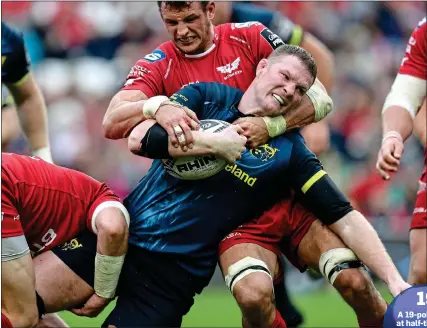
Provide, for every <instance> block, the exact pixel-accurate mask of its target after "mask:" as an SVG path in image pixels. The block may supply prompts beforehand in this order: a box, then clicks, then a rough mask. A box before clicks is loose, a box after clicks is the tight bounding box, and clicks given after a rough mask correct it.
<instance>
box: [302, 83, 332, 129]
mask: <svg viewBox="0 0 427 328" xmlns="http://www.w3.org/2000/svg"><path fill="white" fill-rule="evenodd" d="M306 95H307V97H308V98H310V100H311V102H312V103H313V107H314V121H315V122H319V121H321V120H322V119H324V118H325V117H326V115H328V114H329V113H330V112H331V111H332V107H333V102H332V99H331V97H329V96H328V94H327V93H326V91H325V90H324V89H323V88H322V87H321V86H320V85H319V84H318V83H316V82H315V83H314V84H313V85H312V86H311V88H310V89H308V91H307V93H306Z"/></svg>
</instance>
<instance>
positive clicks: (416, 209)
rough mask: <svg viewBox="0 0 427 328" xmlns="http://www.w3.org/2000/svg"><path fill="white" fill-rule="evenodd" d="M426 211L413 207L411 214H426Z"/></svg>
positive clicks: (422, 208)
mask: <svg viewBox="0 0 427 328" xmlns="http://www.w3.org/2000/svg"><path fill="white" fill-rule="evenodd" d="M426 212H427V210H426V209H425V208H424V207H415V208H414V213H413V214H417V213H426Z"/></svg>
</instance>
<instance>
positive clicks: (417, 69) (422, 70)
mask: <svg viewBox="0 0 427 328" xmlns="http://www.w3.org/2000/svg"><path fill="white" fill-rule="evenodd" d="M426 34H427V22H426V17H424V19H423V20H421V21H420V22H419V24H418V26H417V27H416V28H415V30H414V31H413V33H412V35H411V37H410V39H409V42H408V45H407V47H406V53H405V57H404V58H403V60H402V64H401V66H400V69H399V72H398V74H397V76H396V79H395V80H394V83H393V86H392V87H391V90H390V93H389V94H388V96H387V98H386V100H385V103H384V106H383V114H382V117H383V141H382V145H381V149H380V151H379V154H378V161H377V170H378V172H379V174H380V175H381V176H382V177H383V179H385V180H389V179H390V178H391V173H392V172H396V171H397V170H398V169H399V165H400V160H401V158H402V154H403V150H404V141H405V140H406V139H407V138H408V137H409V136H410V135H411V134H412V131H413V129H414V126H416V125H418V126H420V125H421V126H423V127H424V131H425V124H426V122H425V109H424V112H423V114H424V116H421V117H420V116H418V115H417V112H418V111H419V109H420V107H421V104H422V103H423V101H424V100H425V97H426V78H427V46H426V43H427V41H426ZM420 114H421V113H420ZM414 118H415V120H417V122H416V123H417V124H415V123H414ZM420 130H421V129H420ZM424 138H425V132H424ZM424 142H425V141H424ZM426 161H427V150H426V149H425V150H424V170H423V172H422V174H421V177H420V180H419V189H418V194H417V200H416V203H415V209H414V213H413V217H412V222H411V231H410V245H411V264H410V270H409V276H408V282H409V283H410V284H425V283H427V273H426V267H427V263H426V256H427V254H426V252H427V238H426V228H427V214H426V208H427V200H426V198H427V194H426V182H427V172H426Z"/></svg>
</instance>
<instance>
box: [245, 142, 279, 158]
mask: <svg viewBox="0 0 427 328" xmlns="http://www.w3.org/2000/svg"><path fill="white" fill-rule="evenodd" d="M278 151H279V149H278V148H273V147H271V146H269V145H268V144H264V145H261V146H259V147H257V148H255V149H251V150H250V153H251V154H252V156H254V157H256V158H258V159H260V160H261V161H262V162H267V161H269V160H270V159H272V158H273V157H274V155H276V153H277V152H278Z"/></svg>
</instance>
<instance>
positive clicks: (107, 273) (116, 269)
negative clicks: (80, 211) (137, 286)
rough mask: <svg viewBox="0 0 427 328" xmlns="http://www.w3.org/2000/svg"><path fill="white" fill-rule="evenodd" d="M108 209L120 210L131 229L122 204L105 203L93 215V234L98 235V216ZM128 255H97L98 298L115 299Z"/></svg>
mask: <svg viewBox="0 0 427 328" xmlns="http://www.w3.org/2000/svg"><path fill="white" fill-rule="evenodd" d="M108 207H115V208H118V209H119V210H120V211H121V212H122V214H123V216H124V219H125V221H126V225H127V226H128V227H129V224H130V216H129V212H128V211H127V209H126V208H125V207H124V206H123V204H122V203H120V202H118V201H105V202H103V203H101V204H99V205H98V206H97V207H96V209H95V211H94V213H93V215H92V229H93V232H94V233H96V234H98V229H97V228H96V218H97V215H98V214H99V213H100V212H101V211H102V210H104V209H105V208H108ZM125 256H126V254H123V255H119V256H110V255H103V254H100V253H98V252H97V253H96V256H95V278H94V290H95V293H96V294H97V295H98V296H101V297H104V298H113V297H114V296H115V294H116V289H117V284H118V282H119V277H120V272H121V271H122V267H123V263H124V260H125Z"/></svg>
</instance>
